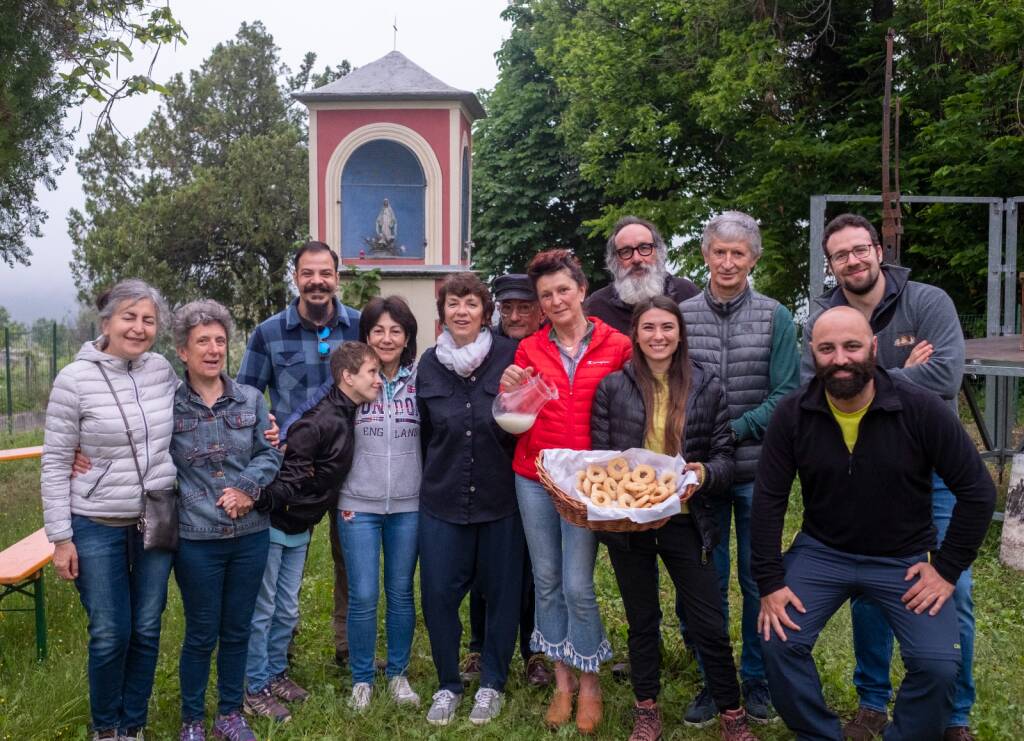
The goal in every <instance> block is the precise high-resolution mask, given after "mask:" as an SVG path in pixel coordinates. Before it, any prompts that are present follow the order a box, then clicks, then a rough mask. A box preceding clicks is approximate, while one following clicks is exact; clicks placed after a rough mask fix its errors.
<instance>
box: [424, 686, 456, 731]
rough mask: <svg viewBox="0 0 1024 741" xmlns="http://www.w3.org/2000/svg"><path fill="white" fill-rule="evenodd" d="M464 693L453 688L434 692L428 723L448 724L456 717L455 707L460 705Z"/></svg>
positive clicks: (428, 712) (436, 724) (428, 713)
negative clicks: (461, 693)
mask: <svg viewBox="0 0 1024 741" xmlns="http://www.w3.org/2000/svg"><path fill="white" fill-rule="evenodd" d="M461 701H462V695H456V694H455V693H454V692H452V691H451V690H439V691H437V692H435V693H434V702H433V704H431V706H430V710H428V711H427V723H432V724H433V725H435V726H446V725H448V724H449V723H451V722H452V718H454V717H455V709H456V708H457V707H459V703H460V702H461Z"/></svg>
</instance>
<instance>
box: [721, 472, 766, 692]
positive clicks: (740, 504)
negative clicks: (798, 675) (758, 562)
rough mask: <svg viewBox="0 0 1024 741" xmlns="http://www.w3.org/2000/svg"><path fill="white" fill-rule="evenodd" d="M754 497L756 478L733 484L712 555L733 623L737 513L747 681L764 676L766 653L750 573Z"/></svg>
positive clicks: (724, 606) (743, 672)
mask: <svg viewBox="0 0 1024 741" xmlns="http://www.w3.org/2000/svg"><path fill="white" fill-rule="evenodd" d="M753 499H754V482H753V481H745V482H743V483H740V484H736V485H734V486H733V487H732V491H731V492H730V493H729V499H728V500H727V501H726V502H724V503H722V504H721V505H720V506H719V507H718V509H717V510H716V512H715V516H716V517H717V519H718V529H719V532H720V534H721V540H720V541H719V543H718V545H717V546H715V550H714V553H713V554H712V557H713V558H714V561H715V569H716V570H717V571H718V585H719V588H720V589H721V592H722V614H723V615H725V625H726V629H727V630H728V626H729V570H730V557H729V531H730V526H731V524H732V516H733V513H735V516H736V561H737V564H736V571H737V575H738V577H739V582H740V592H741V593H742V594H743V620H742V624H741V630H742V636H743V650H742V652H741V653H740V679H741V680H742V681H744V682H749V681H751V680H755V681H756V680H761V681H763V680H764V657H763V656H762V654H761V640H760V638H759V637H758V633H757V615H758V613H759V612H760V611H761V596H760V595H759V594H758V591H757V582H755V581H754V577H753V576H751V574H750V510H751V505H752V502H753Z"/></svg>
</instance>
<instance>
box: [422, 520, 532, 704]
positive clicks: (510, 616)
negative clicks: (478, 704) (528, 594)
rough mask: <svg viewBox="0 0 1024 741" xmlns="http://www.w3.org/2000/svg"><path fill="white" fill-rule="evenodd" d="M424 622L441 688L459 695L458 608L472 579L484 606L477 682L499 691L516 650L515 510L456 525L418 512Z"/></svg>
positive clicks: (519, 568)
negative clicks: (483, 519) (480, 660)
mask: <svg viewBox="0 0 1024 741" xmlns="http://www.w3.org/2000/svg"><path fill="white" fill-rule="evenodd" d="M419 517H420V519H419V544H420V593H421V601H422V603H423V621H424V623H426V626H427V634H428V635H429V637H430V652H431V654H432V655H433V657H434V667H435V668H436V669H437V678H438V684H439V685H440V689H443V690H450V691H451V692H454V693H456V694H461V693H462V689H463V688H462V679H461V678H460V676H459V646H460V643H461V640H462V621H461V620H459V606H460V605H461V604H462V600H463V599H464V598H465V596H466V593H467V592H469V590H470V588H471V587H472V586H473V584H474V583H476V584H479V586H480V590H481V591H482V592H483V596H484V601H485V603H486V605H487V607H486V615H485V621H486V624H487V632H486V635H485V636H484V643H483V651H482V652H481V654H482V656H481V658H482V662H481V663H482V666H481V672H480V686H481V687H491V688H493V689H496V690H499V691H503V690H504V689H505V682H506V681H507V680H508V665H509V663H510V662H511V661H512V653H513V651H514V650H515V641H516V631H517V629H518V626H519V603H520V596H521V594H522V580H523V559H524V558H525V555H526V538H525V536H524V535H523V524H522V520H521V519H520V517H519V513H516V514H514V515H510V516H509V517H504V518H502V519H500V520H495V521H494V522H484V523H480V524H476V525H456V524H453V523H450V522H445V521H443V520H439V519H437V518H436V517H432V516H431V515H429V514H427V513H426V512H424V511H423V510H420V515H419Z"/></svg>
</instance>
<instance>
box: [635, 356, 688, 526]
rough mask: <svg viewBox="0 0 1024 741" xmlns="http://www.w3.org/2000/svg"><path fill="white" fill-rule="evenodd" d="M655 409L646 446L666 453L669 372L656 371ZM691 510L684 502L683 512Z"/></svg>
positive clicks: (645, 442)
mask: <svg viewBox="0 0 1024 741" xmlns="http://www.w3.org/2000/svg"><path fill="white" fill-rule="evenodd" d="M653 375H654V382H655V386H654V409H652V410H651V431H650V432H648V433H647V436H646V437H645V438H644V447H645V448H647V449H648V450H650V451H653V452H655V453H662V454H664V453H665V420H666V419H667V418H668V374H667V373H654V374H653ZM689 511H690V507H689V505H687V504H686V503H683V506H682V512H683V513H684V514H685V513H687V512H689Z"/></svg>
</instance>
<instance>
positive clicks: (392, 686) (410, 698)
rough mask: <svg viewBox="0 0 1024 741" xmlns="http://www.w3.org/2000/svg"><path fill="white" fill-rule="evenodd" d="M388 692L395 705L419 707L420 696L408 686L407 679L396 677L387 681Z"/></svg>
mask: <svg viewBox="0 0 1024 741" xmlns="http://www.w3.org/2000/svg"><path fill="white" fill-rule="evenodd" d="M388 692H390V693H391V699H392V700H394V701H395V704H396V705H414V706H416V707H419V704H420V696H419V695H417V694H416V691H415V690H414V689H413V688H412V687H410V686H409V680H408V678H407V677H403V676H397V677H392V678H391V679H389V680H388Z"/></svg>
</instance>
